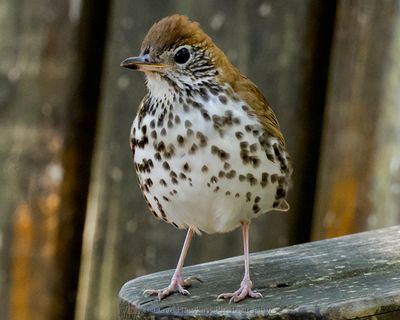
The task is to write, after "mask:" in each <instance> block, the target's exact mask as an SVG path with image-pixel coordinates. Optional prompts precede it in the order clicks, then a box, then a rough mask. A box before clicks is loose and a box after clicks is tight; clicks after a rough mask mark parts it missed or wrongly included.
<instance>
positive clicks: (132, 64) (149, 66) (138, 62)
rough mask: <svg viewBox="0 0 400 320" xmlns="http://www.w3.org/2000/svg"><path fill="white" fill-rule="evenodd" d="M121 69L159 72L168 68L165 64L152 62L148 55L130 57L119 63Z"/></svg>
mask: <svg viewBox="0 0 400 320" xmlns="http://www.w3.org/2000/svg"><path fill="white" fill-rule="evenodd" d="M121 67H124V68H128V69H132V70H137V71H143V72H146V71H150V72H161V71H163V70H164V69H165V68H167V67H168V65H167V64H164V63H158V62H154V61H152V59H151V58H150V56H149V55H148V54H145V55H143V56H139V57H130V58H127V59H125V60H124V61H122V62H121Z"/></svg>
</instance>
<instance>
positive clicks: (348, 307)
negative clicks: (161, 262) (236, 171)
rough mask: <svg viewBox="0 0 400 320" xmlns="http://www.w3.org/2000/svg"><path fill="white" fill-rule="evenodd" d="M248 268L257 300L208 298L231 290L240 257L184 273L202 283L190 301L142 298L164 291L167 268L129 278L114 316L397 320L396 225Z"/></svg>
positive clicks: (399, 241)
mask: <svg viewBox="0 0 400 320" xmlns="http://www.w3.org/2000/svg"><path fill="white" fill-rule="evenodd" d="M250 269H251V276H252V280H253V283H254V286H255V289H256V290H258V291H259V292H261V293H262V294H263V296H264V298H262V299H258V300H255V299H246V300H245V301H243V302H240V303H237V304H233V303H232V304H229V303H228V302H227V301H220V300H216V297H217V295H218V294H219V293H222V292H226V291H232V290H236V289H237V288H238V286H239V283H240V281H241V280H242V276H243V261H242V257H235V258H230V259H225V260H220V261H215V262H210V263H204V264H200V265H195V266H190V267H186V268H184V272H183V273H184V276H186V277H187V276H190V275H196V276H200V277H201V278H202V280H203V281H204V282H203V283H196V284H195V285H194V286H193V287H191V288H190V289H189V290H190V293H191V296H190V297H186V296H181V295H178V294H174V295H172V296H170V297H168V298H166V299H164V300H162V301H161V302H160V301H158V299H157V298H156V297H146V296H144V295H143V290H144V289H148V288H152V289H154V288H157V289H158V288H161V287H165V286H167V285H168V284H169V281H170V278H171V276H172V273H173V270H168V271H163V272H158V273H154V274H150V275H146V276H143V277H140V278H137V279H134V280H131V281H129V282H127V283H126V284H125V285H124V286H123V287H122V289H121V291H120V293H119V299H120V319H122V320H126V319H138V318H139V319H148V318H152V319H159V318H163V319H166V318H208V319H219V318H234V319H242V318H256V317H257V318H264V319H374V320H389V319H393V320H394V319H400V226H395V227H390V228H386V229H381V230H375V231H370V232H364V233H359V234H355V235H350V236H345V237H340V238H336V239H330V240H324V241H317V242H311V243H307V244H303V245H297V246H291V247H286V248H282V249H276V250H270V251H264V252H259V253H255V254H252V255H251V260H250ZM283 283H286V284H287V285H288V286H278V287H277V286H276V284H283Z"/></svg>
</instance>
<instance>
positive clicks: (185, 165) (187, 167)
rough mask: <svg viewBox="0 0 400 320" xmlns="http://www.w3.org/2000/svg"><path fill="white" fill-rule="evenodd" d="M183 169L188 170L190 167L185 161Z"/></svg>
mask: <svg viewBox="0 0 400 320" xmlns="http://www.w3.org/2000/svg"><path fill="white" fill-rule="evenodd" d="M183 170H185V171H186V172H190V167H189V164H188V163H187V162H186V163H185V164H184V165H183Z"/></svg>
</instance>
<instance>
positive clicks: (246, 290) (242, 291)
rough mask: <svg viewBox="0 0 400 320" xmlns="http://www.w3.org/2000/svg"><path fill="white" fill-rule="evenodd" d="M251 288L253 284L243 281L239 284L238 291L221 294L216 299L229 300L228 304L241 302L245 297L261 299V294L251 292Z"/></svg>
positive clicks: (249, 281)
mask: <svg viewBox="0 0 400 320" xmlns="http://www.w3.org/2000/svg"><path fill="white" fill-rule="evenodd" d="M252 286H253V283H252V282H251V280H246V279H243V281H242V283H241V284H240V288H239V289H238V290H236V291H235V292H232V293H230V292H228V293H222V294H220V295H219V296H218V298H217V299H230V300H229V303H231V302H232V301H233V302H239V301H242V300H244V299H245V298H247V297H250V298H255V299H259V298H262V294H261V293H259V292H255V291H253V290H251V288H252Z"/></svg>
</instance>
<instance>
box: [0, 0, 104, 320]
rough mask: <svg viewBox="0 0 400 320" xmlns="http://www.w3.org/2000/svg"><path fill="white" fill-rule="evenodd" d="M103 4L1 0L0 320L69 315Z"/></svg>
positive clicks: (90, 142) (74, 288) (92, 122)
mask: <svg viewBox="0 0 400 320" xmlns="http://www.w3.org/2000/svg"><path fill="white" fill-rule="evenodd" d="M91 4H92V5H93V6H94V4H96V11H93V10H91V8H90V5H91ZM104 9H105V8H104V1H97V0H96V1H92V0H85V1H84V4H83V6H82V8H81V7H80V1H69V2H68V1H64V0H55V1H49V0H37V1H29V0H20V1H14V0H4V1H1V2H0V29H1V36H0V136H1V139H0V163H1V167H0V181H1V185H0V205H1V207H0V319H1V320H27V319H30V320H34V319H40V320H43V319H46V320H48V319H59V320H61V319H68V320H70V319H72V318H73V314H74V306H75V298H76V291H77V287H78V276H79V267H80V265H79V261H80V250H81V243H82V233H83V225H84V219H85V209H86V198H87V188H88V184H89V183H88V180H89V174H90V162H91V161H90V160H91V155H92V152H91V149H92V148H91V146H92V145H93V140H94V131H95V122H96V118H97V116H96V114H97V112H96V105H97V103H96V100H97V97H98V94H99V93H98V91H99V74H100V72H101V68H100V66H101V60H102V49H101V48H102V43H104V41H103V40H102V37H104V32H105V28H104V26H105V19H104V16H105V14H104V13H105V12H106V10H104ZM99 20H100V23H99ZM94 55H95V56H94Z"/></svg>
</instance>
